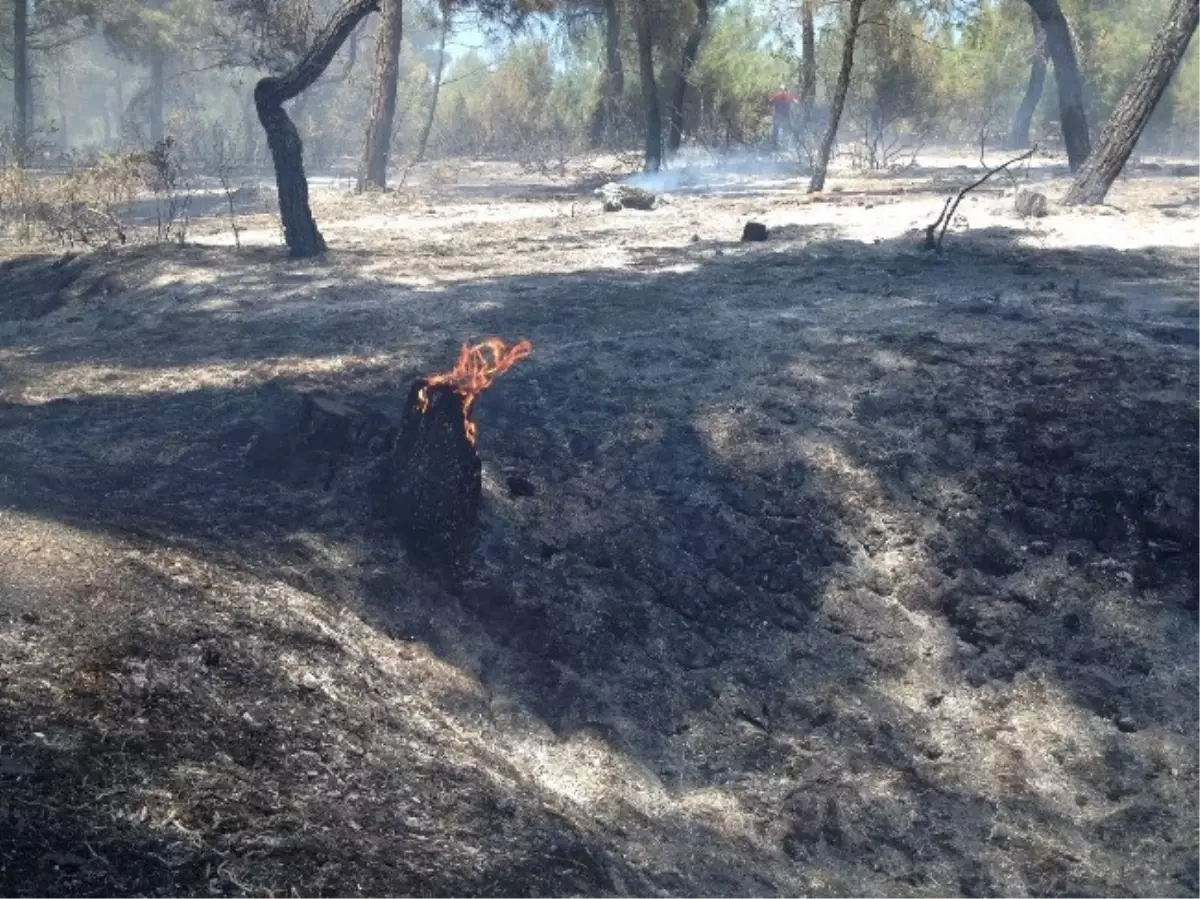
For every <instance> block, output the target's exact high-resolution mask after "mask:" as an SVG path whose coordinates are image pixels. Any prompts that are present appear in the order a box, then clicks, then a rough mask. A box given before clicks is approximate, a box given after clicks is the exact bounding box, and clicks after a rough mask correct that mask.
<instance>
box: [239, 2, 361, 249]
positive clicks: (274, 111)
mask: <svg viewBox="0 0 1200 899" xmlns="http://www.w3.org/2000/svg"><path fill="white" fill-rule="evenodd" d="M378 9H379V0H346V2H345V3H343V4H342V5H341V6H340V7H339V8H338V10H337V12H336V13H334V15H333V18H332V19H330V21H329V22H328V23H327V24H326V25H325V27H324V28H322V29H321V31H320V32H319V33H318V34H317V36H316V39H315V40H314V41H313V45H312V46H311V47H310V48H309V49H308V52H307V53H305V54H304V56H303V58H301V60H300V61H299V62H298V63H296V65H295V66H293V67H292V69H291V71H289V72H287V73H286V74H284V75H279V76H271V77H267V78H263V79H261V80H260V81H259V82H258V84H256V85H255V86H254V107H255V109H257V110H258V120H259V122H261V123H262V126H263V130H264V131H265V132H266V133H267V146H269V147H270V148H271V159H272V161H273V162H274V163H275V186H276V189H277V190H278V193H279V217H280V218H281V219H282V220H283V236H284V240H285V241H286V242H287V245H288V249H289V250H290V251H291V254H292V256H297V257H304V256H317V255H319V254H321V253H322V252H324V250H325V239H324V238H323V237H322V236H321V232H320V231H318V230H317V223H316V222H315V221H313V217H312V210H311V209H309V207H308V180H307V178H306V177H305V175H304V145H303V143H302V142H301V140H300V133H299V132H298V131H297V130H296V126H295V125H294V124H293V123H292V120H291V119H290V118H288V114H287V112H286V111H285V110H284V108H283V104H284V103H285V102H287V101H288V100H290V99H292V98H293V97H295V96H298V95H299V94H301V93H303V92H304V91H305V90H307V89H308V88H310V87H311V86H312V85H313V84H314V83H315V82H316V80H317V79H318V78H320V77H321V74H322V73H323V72H324V71H325V69H326V68H328V66H329V63H330V62H331V61H332V60H333V57H334V55H335V54H336V53H337V51H338V48H339V47H341V46H342V44H343V43H344V42H345V40H346V38H348V37H349V36H350V33H351V32H352V31H354V29H355V28H356V27H357V26H358V23H359V22H361V21H362V20H363V19H365V18H366V17H367V16H368V15H370V14H371V13H373V12H376V11H378Z"/></svg>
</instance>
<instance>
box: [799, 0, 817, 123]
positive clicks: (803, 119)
mask: <svg viewBox="0 0 1200 899" xmlns="http://www.w3.org/2000/svg"><path fill="white" fill-rule="evenodd" d="M813 2H814V0H802V2H801V4H800V53H801V54H802V57H801V59H800V127H801V128H806V127H807V126H808V119H809V116H810V115H811V114H812V108H813V104H815V103H816V102H817V30H816V28H815V27H814V25H813Z"/></svg>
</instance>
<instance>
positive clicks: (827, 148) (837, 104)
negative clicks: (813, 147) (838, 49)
mask: <svg viewBox="0 0 1200 899" xmlns="http://www.w3.org/2000/svg"><path fill="white" fill-rule="evenodd" d="M865 2H866V0H850V14H849V21H848V22H847V23H846V37H845V39H844V41H843V42H842V65H841V68H840V69H838V78H837V85H836V87H834V90H833V99H832V100H830V102H829V122H828V123H827V124H826V125H825V136H824V137H823V138H821V146H820V148H819V149H818V150H817V158H816V159H815V160H814V161H813V173H812V180H811V181H810V182H809V184H808V190H809V192H810V193H817V192H819V191H822V190H824V189H825V173H826V172H827V171H828V170H829V157H830V156H831V155H833V144H834V141H836V140H837V131H838V123H839V122H840V121H841V118H842V107H844V106H845V105H846V93H847V91H849V90H850V72H851V71H852V70H853V69H854V42H855V41H856V40H857V39H858V26H859V22H860V20H861V19H862V8H863V4H864V3H865Z"/></svg>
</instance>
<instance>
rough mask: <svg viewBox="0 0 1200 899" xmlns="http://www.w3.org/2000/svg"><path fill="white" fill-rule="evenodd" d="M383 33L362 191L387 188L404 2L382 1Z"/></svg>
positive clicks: (377, 45)
mask: <svg viewBox="0 0 1200 899" xmlns="http://www.w3.org/2000/svg"><path fill="white" fill-rule="evenodd" d="M382 2H383V13H382V20H383V21H381V22H380V23H379V36H378V37H377V38H376V39H375V75H374V83H373V85H372V88H371V117H370V118H369V119H368V121H367V140H366V146H365V147H364V149H363V170H362V172H361V173H360V175H359V177H358V190H359V191H360V192H361V191H363V190H366V188H367V185H370V186H371V187H375V188H378V189H379V190H383V189H384V188H385V187H387V165H388V155H389V152H390V150H391V147H392V124H393V123H394V122H395V119H396V81H397V79H398V78H399V77H400V41H401V39H402V38H403V36H404V4H403V3H402V2H401V0H382Z"/></svg>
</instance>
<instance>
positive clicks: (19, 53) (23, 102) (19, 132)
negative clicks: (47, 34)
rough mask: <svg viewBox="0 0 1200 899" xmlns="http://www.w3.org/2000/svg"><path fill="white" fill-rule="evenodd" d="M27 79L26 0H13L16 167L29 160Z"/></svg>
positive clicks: (29, 112) (27, 15) (27, 33)
mask: <svg viewBox="0 0 1200 899" xmlns="http://www.w3.org/2000/svg"><path fill="white" fill-rule="evenodd" d="M30 81H31V79H30V77H29V0H13V108H14V119H15V121H14V122H13V129H14V132H15V133H14V135H13V137H14V139H15V141H16V146H15V147H14V149H15V150H16V157H17V160H16V161H17V165H19V166H23V165H25V164H26V163H27V162H28V161H29V160H28V156H29V123H30V119H31V118H32V116H31V112H32V110H31V109H30V106H31V104H30V102H29V99H30V97H31V96H32V91H31V90H30Z"/></svg>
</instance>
